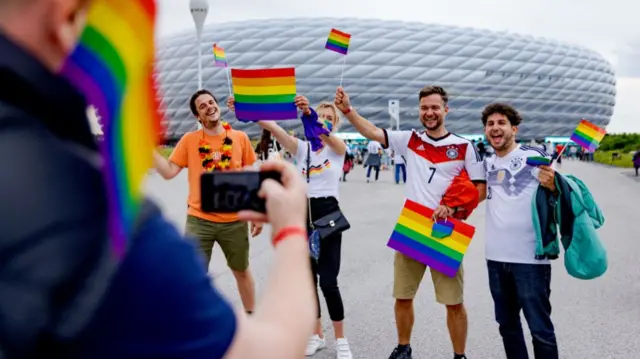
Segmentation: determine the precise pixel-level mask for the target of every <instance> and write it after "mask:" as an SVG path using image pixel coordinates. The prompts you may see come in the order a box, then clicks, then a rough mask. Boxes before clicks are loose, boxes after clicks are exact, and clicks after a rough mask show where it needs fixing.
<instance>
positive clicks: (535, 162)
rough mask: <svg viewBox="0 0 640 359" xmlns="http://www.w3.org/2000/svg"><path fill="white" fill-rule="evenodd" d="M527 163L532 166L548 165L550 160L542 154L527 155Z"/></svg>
mask: <svg viewBox="0 0 640 359" xmlns="http://www.w3.org/2000/svg"><path fill="white" fill-rule="evenodd" d="M527 164H528V165H529V166H533V167H540V166H550V165H551V160H550V159H548V158H546V157H542V156H532V157H527Z"/></svg>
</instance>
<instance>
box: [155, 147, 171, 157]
mask: <svg viewBox="0 0 640 359" xmlns="http://www.w3.org/2000/svg"><path fill="white" fill-rule="evenodd" d="M158 152H160V154H161V155H163V156H164V157H165V158H169V156H170V155H171V152H173V147H160V148H158Z"/></svg>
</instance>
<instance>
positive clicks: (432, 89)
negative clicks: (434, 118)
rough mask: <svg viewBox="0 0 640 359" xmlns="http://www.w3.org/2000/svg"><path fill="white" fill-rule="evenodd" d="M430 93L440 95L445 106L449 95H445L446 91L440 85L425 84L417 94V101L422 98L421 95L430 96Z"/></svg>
mask: <svg viewBox="0 0 640 359" xmlns="http://www.w3.org/2000/svg"><path fill="white" fill-rule="evenodd" d="M431 95H440V97H442V102H444V105H445V106H446V105H447V104H449V95H447V91H445V90H444V89H443V88H442V87H440V86H425V87H423V88H422V90H420V94H419V95H418V101H420V100H422V98H423V97H427V96H431Z"/></svg>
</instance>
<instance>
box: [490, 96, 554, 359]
mask: <svg viewBox="0 0 640 359" xmlns="http://www.w3.org/2000/svg"><path fill="white" fill-rule="evenodd" d="M521 123H522V117H521V116H520V114H519V113H518V111H516V110H515V109H514V108H513V107H511V106H509V105H505V104H500V103H494V104H490V105H488V106H487V107H486V108H485V109H484V111H483V112H482V124H483V125H484V128H485V134H486V136H487V138H488V139H489V143H490V144H491V146H492V147H493V148H494V149H495V152H496V155H495V156H494V157H492V158H490V159H487V160H486V161H485V169H486V176H487V187H488V188H487V197H486V199H487V215H486V227H485V228H486V235H485V245H486V258H487V268H488V273H489V287H490V290H491V296H492V297H493V302H494V306H495V318H496V321H497V322H498V325H499V330H500V335H501V336H502V341H503V345H504V350H505V353H506V356H507V359H527V358H528V357H529V355H528V354H527V346H526V344H525V338H524V334H523V332H522V324H521V323H520V312H521V311H522V312H523V314H524V317H525V319H526V320H527V324H528V325H529V329H530V330H531V336H532V338H533V351H534V353H535V358H536V359H557V358H558V345H557V342H556V335H555V330H554V326H553V323H552V321H551V302H550V300H549V298H550V295H551V264H550V261H549V259H548V258H539V257H538V256H537V255H536V242H537V240H536V234H535V230H534V223H533V220H532V206H531V203H533V199H534V196H535V195H536V192H537V190H538V187H539V186H543V187H545V188H546V189H548V190H549V191H551V192H556V188H555V181H554V178H555V172H554V170H553V169H552V168H551V167H549V166H541V167H539V168H534V167H531V166H529V165H528V164H526V162H527V158H528V157H536V156H538V157H540V156H542V157H546V158H548V159H549V160H550V159H551V156H549V155H548V154H547V153H545V152H543V151H542V150H540V149H539V148H537V147H531V146H525V145H520V144H517V143H516V141H515V138H516V135H517V133H518V128H519V127H518V126H520V124H521Z"/></svg>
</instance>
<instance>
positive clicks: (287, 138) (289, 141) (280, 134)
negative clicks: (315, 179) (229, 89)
mask: <svg viewBox="0 0 640 359" xmlns="http://www.w3.org/2000/svg"><path fill="white" fill-rule="evenodd" d="M235 102H236V100H235V99H234V98H233V96H229V98H228V99H227V107H228V108H229V110H230V111H234V112H235V109H236V107H235ZM258 125H260V127H262V128H264V129H265V130H267V131H269V132H271V134H272V135H273V137H275V138H276V141H278V143H280V145H282V147H284V149H285V150H287V151H289V153H291V154H292V155H294V156H295V155H296V153H297V152H298V141H297V140H296V138H295V137H293V136H291V135H290V134H288V133H287V131H285V129H284V128H282V127H280V125H278V124H277V123H276V122H275V121H258Z"/></svg>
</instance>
